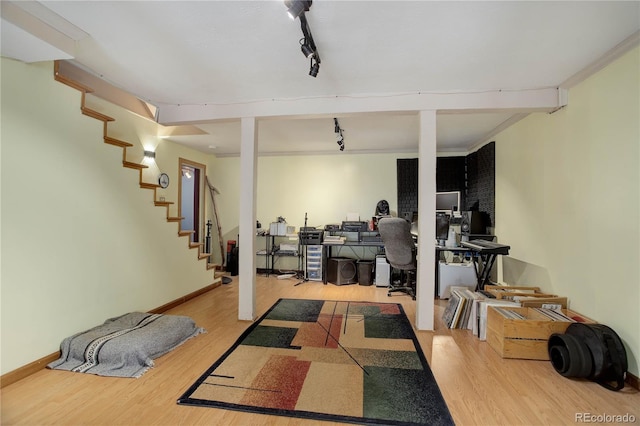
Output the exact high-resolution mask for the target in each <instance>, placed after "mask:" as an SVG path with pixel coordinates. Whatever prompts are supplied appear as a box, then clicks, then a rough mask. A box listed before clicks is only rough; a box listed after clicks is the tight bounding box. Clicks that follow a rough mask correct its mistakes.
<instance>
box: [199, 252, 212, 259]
mask: <svg viewBox="0 0 640 426" xmlns="http://www.w3.org/2000/svg"><path fill="white" fill-rule="evenodd" d="M209 256H211V253H200V254H199V255H198V259H205V258H207V257H209Z"/></svg>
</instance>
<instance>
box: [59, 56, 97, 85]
mask: <svg viewBox="0 0 640 426" xmlns="http://www.w3.org/2000/svg"><path fill="white" fill-rule="evenodd" d="M56 62H57V61H56ZM54 73H55V76H54V78H55V80H56V81H59V82H60V83H62V84H66V85H67V86H69V87H73V88H74V89H76V90H79V91H81V92H84V93H92V92H93V89H92V88H90V87H88V86H85V85H84V84H81V83H78V82H77V81H73V80H71V79H68V78H67V77H65V76H63V75H60V74H58V73H57V71H54Z"/></svg>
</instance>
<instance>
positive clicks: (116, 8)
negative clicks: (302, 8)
mask: <svg viewBox="0 0 640 426" xmlns="http://www.w3.org/2000/svg"><path fill="white" fill-rule="evenodd" d="M306 16H307V20H308V21H309V26H310V28H311V32H312V34H313V38H314V40H315V43H316V45H317V47H318V52H319V54H320V57H321V60H322V62H321V66H320V71H319V73H318V76H317V78H313V77H310V76H309V75H308V70H309V63H308V60H307V59H305V58H304V56H303V55H302V53H301V52H300V46H299V43H298V40H299V39H300V38H301V37H302V32H301V30H300V22H299V20H296V21H291V20H290V19H289V18H288V17H287V14H286V7H285V5H284V3H283V2H282V1H281V0H273V1H266V0H265V1H194V2H192V1H159V2H154V1H112V2H103V1H66V2H59V1H43V2H30V1H28V2H10V1H5V0H3V1H2V17H3V19H2V55H3V56H9V57H13V58H18V59H20V60H24V61H26V62H33V61H39V60H52V59H68V58H70V57H72V58H73V59H72V62H73V63H74V64H76V65H78V66H80V67H81V68H83V69H84V70H87V71H89V72H91V73H93V74H95V75H97V76H99V77H100V78H102V79H104V80H105V81H106V82H108V83H111V84H112V85H114V86H116V87H119V88H121V89H124V90H126V91H127V92H130V93H132V94H134V95H135V96H137V97H139V98H140V99H142V100H144V101H146V102H149V103H151V104H153V105H156V106H158V108H159V111H160V115H159V117H160V122H162V123H163V124H183V123H184V124H186V123H189V124H193V122H194V121H195V122H197V123H198V124H197V125H198V127H200V128H201V129H202V130H204V131H205V132H206V134H204V135H193V136H174V137H171V138H170V139H171V140H173V141H175V142H178V143H183V144H186V145H189V146H192V147H194V148H196V149H200V150H203V151H205V152H211V153H215V154H217V155H237V154H238V153H239V145H240V125H239V117H243V116H259V117H265V118H264V119H259V125H258V151H259V152H260V153H262V154H276V153H280V154H282V153H300V152H304V153H314V154H317V153H324V152H326V153H331V154H338V153H339V151H338V146H337V144H336V143H335V137H334V133H333V128H334V124H333V117H338V118H339V120H340V126H341V127H342V128H343V129H344V137H345V143H346V150H345V152H344V153H349V152H383V151H394V152H398V151H408V152H415V151H417V146H418V116H417V114H416V113H415V110H416V108H412V107H410V106H411V105H414V104H412V103H411V102H409V101H408V100H409V99H413V98H414V97H417V96H422V97H423V98H424V97H426V98H428V99H429V102H427V104H428V105H432V106H433V105H435V106H434V108H435V109H438V110H439V113H438V116H437V149H438V151H439V152H459V153H464V152H468V151H469V150H472V149H474V148H475V147H477V145H478V144H480V143H482V142H485V141H486V140H487V138H490V137H491V136H492V134H494V133H495V131H496V129H501V128H503V127H505V126H507V125H508V124H510V123H513V122H515V121H517V119H519V118H521V117H522V116H523V113H525V112H528V111H541V110H545V108H540V107H538V108H534V106H533V105H532V107H531V108H530V109H527V108H526V107H525V108H520V109H518V110H509V109H505V108H503V107H501V105H505V104H504V103H501V102H499V101H493V98H496V99H498V100H499V99H501V97H503V96H512V97H518V98H522V99H526V98H527V96H529V95H531V94H533V93H534V92H536V91H537V90H541V89H549V88H558V87H560V86H562V85H564V86H563V87H566V86H568V85H570V84H573V83H575V82H576V81H577V80H576V78H575V77H574V76H575V75H576V74H578V75H580V73H581V72H582V71H583V70H585V69H588V68H589V67H590V66H592V64H594V63H596V64H597V63H598V62H597V61H599V60H601V58H603V57H606V55H607V54H608V52H611V51H612V49H613V51H614V52H615V51H616V48H618V50H619V46H620V45H621V43H622V44H624V43H627V44H629V40H634V43H636V42H637V38H638V37H637V34H638V30H639V29H640V3H639V2H637V1H620V2H618V1H603V2H596V1H564V2H559V1H532V2H528V1H509V2H505V1H499V2H488V1H470V2H466V1H339V0H333V1H330V0H316V1H314V2H313V5H312V6H311V8H310V10H309V12H307V14H306ZM485 94H486V96H484V97H483V99H484V100H483V103H481V104H478V105H477V106H476V107H474V108H473V109H464V108H461V109H460V110H456V108H455V107H450V106H449V107H447V108H440V107H439V105H457V104H456V103H455V102H454V103H451V101H450V100H451V99H457V98H459V97H460V96H462V97H464V99H465V100H468V99H472V98H473V99H475V98H474V97H478V96H483V95H485ZM434 102H435V103H434ZM569 102H570V100H569ZM403 105H407V109H406V110H403ZM552 109H553V105H550V106H547V108H546V110H547V111H550V110H552ZM265 110H268V111H270V112H269V113H267V114H263V113H262V112H263V111H265ZM194 111H196V113H195V114H194V113H193V112H194ZM453 112H455V113H453ZM266 116H268V118H267V117H266ZM204 121H206V123H203V122H204ZM344 153H343V154H344Z"/></svg>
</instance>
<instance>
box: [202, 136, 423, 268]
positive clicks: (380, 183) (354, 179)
mask: <svg viewBox="0 0 640 426" xmlns="http://www.w3.org/2000/svg"><path fill="white" fill-rule="evenodd" d="M329 142H332V141H328V143H329ZM258 143H259V141H258ZM336 151H337V150H336ZM416 156H417V153H416V154H348V153H344V152H338V151H337V154H335V155H314V156H264V157H259V158H258V190H257V191H258V196H257V209H256V210H257V218H258V220H259V221H260V223H261V224H262V227H263V228H267V229H268V227H269V223H271V222H275V221H276V219H277V217H278V216H282V217H284V218H285V219H286V220H287V223H288V224H289V225H292V226H295V228H296V231H297V230H299V229H300V227H301V226H304V218H305V213H306V214H307V219H308V220H307V226H318V227H323V226H324V225H326V224H330V223H341V222H342V221H343V220H345V219H346V215H347V213H349V212H354V213H358V214H359V215H360V217H361V219H362V220H370V219H371V216H373V215H374V214H375V208H376V204H377V203H378V201H380V200H382V199H385V200H387V201H388V202H389V205H390V208H391V210H392V212H393V213H396V212H397V183H396V182H397V179H396V175H397V169H396V160H397V159H398V158H415V157H416ZM213 163H214V165H213V167H212V170H213V172H212V176H213V179H214V180H215V183H214V186H216V187H217V188H219V189H220V191H221V195H220V200H221V203H220V204H221V205H222V206H223V207H222V209H221V222H222V226H223V233H224V234H225V240H227V239H237V232H238V217H239V214H238V205H239V201H238V199H239V198H238V191H239V185H240V176H239V165H240V159H239V158H237V157H228V158H227V157H225V158H217V159H215V160H214V161H213ZM258 244H259V247H258V248H259V249H260V248H263V241H262V240H259V243H258ZM257 262H258V265H257V266H258V267H259V268H262V267H263V265H264V259H263V258H258V260H257ZM277 266H278V267H280V268H281V269H292V268H295V267H296V260H295V258H293V259H291V258H290V259H285V258H282V259H280V260H279V264H278V265H277Z"/></svg>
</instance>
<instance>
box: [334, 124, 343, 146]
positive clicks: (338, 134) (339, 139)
mask: <svg viewBox="0 0 640 426" xmlns="http://www.w3.org/2000/svg"><path fill="white" fill-rule="evenodd" d="M333 122H334V124H335V127H334V132H335V134H336V141H337V143H338V146H339V147H340V151H344V136H343V135H342V129H341V128H340V124H338V119H337V118H334V119H333Z"/></svg>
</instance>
